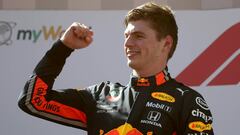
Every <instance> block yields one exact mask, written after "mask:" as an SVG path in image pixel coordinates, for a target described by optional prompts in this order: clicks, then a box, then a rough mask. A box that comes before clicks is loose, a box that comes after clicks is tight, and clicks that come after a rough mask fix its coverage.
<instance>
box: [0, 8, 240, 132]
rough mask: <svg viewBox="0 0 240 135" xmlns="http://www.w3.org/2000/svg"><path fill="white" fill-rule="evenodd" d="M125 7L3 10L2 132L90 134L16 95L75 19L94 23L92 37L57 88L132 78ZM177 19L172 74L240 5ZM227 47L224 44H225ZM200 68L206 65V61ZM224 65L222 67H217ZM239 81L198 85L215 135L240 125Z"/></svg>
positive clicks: (234, 19) (237, 14)
mask: <svg viewBox="0 0 240 135" xmlns="http://www.w3.org/2000/svg"><path fill="white" fill-rule="evenodd" d="M126 12H127V11H0V64H1V65H0V92H1V94H0V114H1V115H0V134H1V135H31V134H34V135H43V134H52V135H56V134H57V135H66V134H68V135H76V134H86V133H85V132H84V131H81V130H79V129H75V128H71V127H65V126H62V125H59V124H55V123H51V122H48V121H45V120H41V119H38V118H35V117H32V116H30V115H27V114H25V113H24V112H22V111H21V110H20V109H19V108H18V107H17V99H18V96H19V94H20V92H21V91H22V89H23V86H24V84H25V81H26V80H27V79H28V77H29V75H30V74H31V72H32V70H33V68H34V67H35V65H36V64H37V62H38V61H39V60H40V58H41V57H42V56H43V55H44V53H45V52H46V51H47V50H48V49H49V48H50V47H51V45H52V43H53V42H54V41H55V40H56V39H57V38H58V37H59V35H60V34H61V32H62V31H64V30H65V29H66V28H67V27H68V26H69V25H70V24H71V23H72V22H73V21H78V22H81V23H85V24H86V25H89V26H92V28H93V30H94V32H95V33H94V42H93V44H92V45H91V46H90V47H88V48H86V49H83V50H79V51H75V52H74V53H73V54H72V55H71V57H70V58H68V60H67V63H66V65H65V67H64V69H63V71H62V73H61V75H60V76H59V77H58V79H57V80H56V83H55V85H54V88H69V87H84V86H88V85H91V84H95V83H98V82H100V81H104V80H111V81H114V82H115V81H118V82H121V83H122V84H126V83H128V81H129V74H130V72H131V70H130V69H129V68H128V67H127V65H126V60H125V56H124V52H123V41H124V36H123V31H124V25H123V18H124V16H125V13H126ZM176 19H177V23H178V25H179V44H178V47H177V50H176V53H175V55H174V57H173V58H172V59H171V61H170V62H169V70H170V72H171V73H172V76H174V77H175V76H177V75H178V74H179V73H180V72H182V71H183V70H184V69H185V68H186V67H187V66H188V65H189V64H190V63H191V62H192V61H193V60H194V59H195V58H196V57H197V56H199V55H200V54H201V53H202V52H203V51H204V50H205V49H206V48H207V47H208V46H209V45H210V44H212V42H213V41H215V40H216V39H217V38H218V37H219V36H220V35H221V34H222V33H223V32H224V31H226V30H227V29H229V28H230V27H231V26H232V25H234V24H237V23H239V22H240V9H232V10H216V11H214V10H213V11H176ZM238 28H239V27H238ZM238 31H240V29H238ZM24 32H25V37H24V34H23V33H24ZM237 36H238V37H239V36H240V35H237ZM237 36H236V35H235V37H237ZM238 40H240V38H239V39H238ZM238 43H240V42H238ZM228 47H229V45H228V44H226V49H227V48H228ZM239 48H240V44H238V48H237V50H236V51H235V53H234V54H233V55H232V56H231V59H230V60H229V61H228V63H230V62H231V60H232V59H234V58H237V57H239V54H240V49H239ZM216 55H219V54H217V53H216ZM206 61H207V59H206ZM237 62H238V64H235V65H237V67H239V63H240V61H239V60H238V61H237ZM228 63H227V64H228ZM235 63H236V62H235ZM227 64H225V65H227ZM202 68H203V69H206V68H208V67H206V66H205V65H202ZM222 69H224V67H221V69H219V70H222ZM235 69H236V68H235ZM238 73H239V72H238ZM215 74H216V73H215ZM193 76H194V75H193ZM215 76H216V75H215ZM239 76H240V74H235V76H233V77H234V78H238V79H239ZM212 78H213V77H212ZM239 81H240V80H238V82H237V83H235V84H231V85H215V86H207V85H205V84H203V85H201V86H194V89H197V90H198V91H199V92H200V93H201V94H202V95H203V96H204V97H205V99H206V100H207V102H208V105H209V106H210V108H211V111H212V113H213V117H214V124H213V127H214V130H215V134H216V135H233V134H236V133H238V131H239V130H238V127H239V122H240V116H239V114H240V107H239V105H238V103H239V96H240V89H239V84H240V83H239Z"/></svg>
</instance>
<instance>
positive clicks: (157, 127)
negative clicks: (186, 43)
mask: <svg viewBox="0 0 240 135" xmlns="http://www.w3.org/2000/svg"><path fill="white" fill-rule="evenodd" d="M72 51H73V50H72V49H70V48H68V47H66V46H65V45H64V44H63V43H62V42H61V41H60V40H58V41H57V42H55V43H54V45H53V47H52V48H51V49H50V50H49V51H48V52H47V53H46V54H45V56H44V57H43V58H42V60H41V61H40V62H39V63H38V65H37V66H36V68H35V69H34V72H33V75H32V76H31V78H30V79H29V80H28V81H27V83H26V84H25V87H24V91H23V92H22V94H21V96H20V98H19V102H18V105H19V107H20V108H21V109H22V110H23V111H25V112H27V113H29V114H31V115H34V116H36V117H39V118H43V119H46V120H50V121H53V122H56V123H60V124H63V125H67V126H72V127H76V128H80V129H83V130H86V131H87V132H88V134H89V135H213V129H212V121H213V118H212V115H211V112H210V110H209V107H208V105H207V104H206V102H205V100H204V99H203V97H202V96H201V95H200V94H199V93H198V92H196V91H194V90H192V89H191V88H189V87H186V86H184V85H183V84H181V83H179V82H177V81H175V80H174V79H173V78H171V77H170V74H169V73H168V71H167V68H166V69H164V70H163V71H162V72H160V73H158V74H157V75H155V76H150V77H145V78H138V77H136V76H133V75H131V78H130V81H129V84H128V85H127V86H123V85H121V84H119V83H112V82H109V81H107V82H102V83H99V84H97V85H93V86H89V87H86V88H84V89H64V90H53V89H52V86H53V84H54V80H55V78H56V77H57V76H58V75H59V73H60V72H61V70H62V68H63V66H64V64H65V60H66V58H67V57H68V56H69V55H70V54H71V53H72Z"/></svg>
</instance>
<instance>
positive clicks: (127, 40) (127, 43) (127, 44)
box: [124, 36, 134, 47]
mask: <svg viewBox="0 0 240 135" xmlns="http://www.w3.org/2000/svg"><path fill="white" fill-rule="evenodd" d="M124 46H125V47H132V46H134V41H133V39H132V38H131V36H128V37H126V38H125V41H124Z"/></svg>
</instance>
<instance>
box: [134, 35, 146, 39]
mask: <svg viewBox="0 0 240 135" xmlns="http://www.w3.org/2000/svg"><path fill="white" fill-rule="evenodd" d="M135 38H136V39H141V38H144V36H143V35H140V34H136V35H135Z"/></svg>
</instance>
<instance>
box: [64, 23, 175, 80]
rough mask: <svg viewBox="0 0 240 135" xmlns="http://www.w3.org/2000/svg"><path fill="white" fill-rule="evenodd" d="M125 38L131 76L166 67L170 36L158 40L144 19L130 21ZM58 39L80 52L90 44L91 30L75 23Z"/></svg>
mask: <svg viewBox="0 0 240 135" xmlns="http://www.w3.org/2000/svg"><path fill="white" fill-rule="evenodd" d="M124 35H125V42H124V50H125V54H126V57H127V63H128V65H129V67H131V68H132V69H133V74H134V75H136V76H138V77H147V76H152V75H155V74H157V73H159V72H161V71H162V70H163V69H164V68H165V67H166V65H167V61H168V54H169V52H170V49H171V46H172V43H173V40H172V37H171V36H169V35H168V36H166V37H164V38H162V39H161V40H158V39H157V36H156V32H155V31H154V30H153V29H152V28H151V27H150V25H149V23H148V22H147V21H143V20H138V21H132V22H129V23H128V25H127V27H126V30H125V32H124ZM60 40H61V41H62V42H63V44H64V45H66V46H67V47H69V48H71V49H82V48H85V47H87V46H89V45H90V44H91V43H92V41H93V31H92V30H90V29H89V28H88V27H87V26H85V25H84V24H80V23H77V22H74V23H73V24H72V25H71V26H70V27H69V28H68V29H67V30H66V31H65V33H64V34H63V36H62V37H61V38H60Z"/></svg>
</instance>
